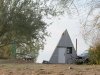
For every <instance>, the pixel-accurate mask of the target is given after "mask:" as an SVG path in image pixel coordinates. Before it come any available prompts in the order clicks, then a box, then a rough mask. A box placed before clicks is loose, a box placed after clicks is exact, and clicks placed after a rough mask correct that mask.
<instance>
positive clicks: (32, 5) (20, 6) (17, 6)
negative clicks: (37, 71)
mask: <svg viewBox="0 0 100 75" xmlns="http://www.w3.org/2000/svg"><path fill="white" fill-rule="evenodd" d="M38 11H39V8H37V5H36V2H33V1H32V0H1V2H0V50H2V48H1V47H5V46H8V45H11V44H12V43H13V41H15V44H16V46H17V48H20V49H24V50H27V51H28V52H31V51H34V54H35V58H36V57H37V55H38V50H40V49H42V48H43V45H44V42H45V36H47V31H46V28H47V24H46V23H45V22H44V21H43V20H42V19H43V18H42V14H41V13H39V12H38ZM10 49H11V47H10ZM5 50H6V49H5ZM9 51H10V50H9Z"/></svg>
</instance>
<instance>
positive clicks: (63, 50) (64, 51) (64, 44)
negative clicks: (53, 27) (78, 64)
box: [49, 30, 77, 64]
mask: <svg viewBox="0 0 100 75" xmlns="http://www.w3.org/2000/svg"><path fill="white" fill-rule="evenodd" d="M76 57H77V54H76V51H75V48H74V46H73V43H72V41H71V38H70V36H69V34H68V31H67V30H65V31H64V33H63V34H62V37H61V39H60V41H59V43H58V45H57V47H56V49H55V50H54V52H53V55H52V56H51V58H50V61H49V63H66V64H72V63H75V59H76Z"/></svg>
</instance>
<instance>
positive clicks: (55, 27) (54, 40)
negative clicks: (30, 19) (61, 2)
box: [37, 14, 89, 63]
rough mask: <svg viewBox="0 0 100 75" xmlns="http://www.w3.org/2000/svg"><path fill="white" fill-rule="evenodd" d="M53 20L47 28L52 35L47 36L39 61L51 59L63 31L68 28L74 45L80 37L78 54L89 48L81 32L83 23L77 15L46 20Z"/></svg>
mask: <svg viewBox="0 0 100 75" xmlns="http://www.w3.org/2000/svg"><path fill="white" fill-rule="evenodd" d="M51 21H53V24H52V25H50V26H49V27H48V28H47V30H48V32H50V33H51V37H47V38H46V44H45V48H44V50H41V51H40V52H39V56H38V59H37V62H38V63H41V62H42V61H43V60H47V61H49V59H50V58H51V55H52V53H53V52H54V49H55V48H56V46H57V44H58V42H59V40H60V38H61V35H62V33H63V32H64V31H65V30H66V29H67V30H68V33H69V35H70V37H71V40H72V42H73V45H74V47H76V46H75V44H76V38H77V39H78V52H77V53H78V55H79V54H81V53H83V52H84V51H85V50H87V49H88V48H89V46H88V45H87V44H86V43H85V41H84V39H83V37H82V34H81V28H82V27H81V25H80V21H79V19H78V18H77V17H68V16H67V14H65V15H63V16H60V17H54V18H53V19H51V20H46V22H51Z"/></svg>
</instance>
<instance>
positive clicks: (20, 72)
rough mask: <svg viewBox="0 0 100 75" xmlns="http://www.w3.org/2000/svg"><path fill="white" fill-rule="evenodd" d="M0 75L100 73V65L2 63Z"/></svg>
mask: <svg viewBox="0 0 100 75" xmlns="http://www.w3.org/2000/svg"><path fill="white" fill-rule="evenodd" d="M0 75H100V65H67V64H32V63H31V64H14V63H12V64H0Z"/></svg>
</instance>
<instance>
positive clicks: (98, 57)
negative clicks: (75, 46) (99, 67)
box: [89, 44, 100, 64]
mask: <svg viewBox="0 0 100 75" xmlns="http://www.w3.org/2000/svg"><path fill="white" fill-rule="evenodd" d="M89 60H90V64H100V44H99V45H96V46H95V47H93V48H90V49H89Z"/></svg>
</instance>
